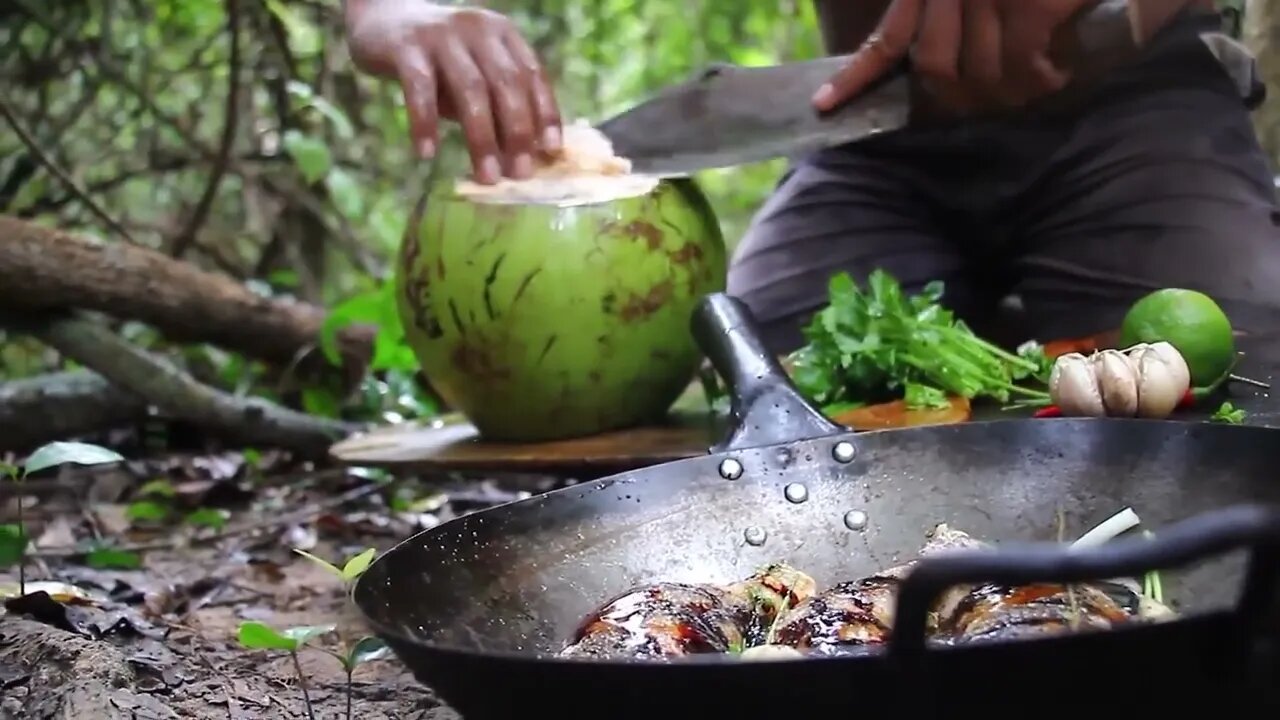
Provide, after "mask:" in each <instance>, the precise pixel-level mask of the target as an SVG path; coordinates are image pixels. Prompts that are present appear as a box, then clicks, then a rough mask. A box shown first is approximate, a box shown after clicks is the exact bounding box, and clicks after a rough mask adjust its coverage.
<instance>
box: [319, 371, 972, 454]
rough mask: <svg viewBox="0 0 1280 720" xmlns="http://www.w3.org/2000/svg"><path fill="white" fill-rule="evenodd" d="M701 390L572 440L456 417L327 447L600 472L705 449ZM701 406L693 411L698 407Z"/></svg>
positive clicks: (706, 417) (879, 414)
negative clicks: (526, 435) (660, 412)
mask: <svg viewBox="0 0 1280 720" xmlns="http://www.w3.org/2000/svg"><path fill="white" fill-rule="evenodd" d="M695 392H696V393H697V394H700V393H701V388H698V387H697V386H696V385H695V386H690V390H689V391H688V392H686V394H685V396H684V398H682V400H683V402H678V403H677V405H676V407H675V408H673V412H672V413H671V415H670V416H669V418H668V420H667V422H666V423H663V424H661V425H655V426H651V427H639V428H633V429H630V430H622V431H618V432H611V433H604V434H600V435H593V436H590V437H584V438H575V439H571V440H558V441H553V442H539V443H500V442H492V441H486V440H484V439H483V438H481V437H480V434H479V432H477V431H476V428H475V426H473V425H472V424H471V423H469V422H467V421H466V419H465V418H463V417H462V416H460V415H456V414H455V415H450V416H447V417H444V418H440V419H438V420H436V421H434V422H432V423H429V424H422V425H415V424H405V425H397V426H392V427H386V428H379V429H377V430H374V431H372V432H369V433H365V434H361V435H357V436H353V437H351V438H348V439H346V440H343V441H342V442H339V443H337V444H335V445H334V446H333V447H332V448H331V449H330V451H329V452H330V456H331V457H333V458H334V460H336V461H338V462H340V463H343V464H346V465H354V466H361V467H379V468H384V469H387V470H395V471H399V472H414V471H425V470H434V471H451V470H452V471H472V472H530V473H548V474H562V473H563V474H575V473H576V474H583V475H587V474H590V475H602V474H608V473H613V472H622V471H624V470H631V469H635V468H641V467H648V466H649V465H655V464H658V463H663V462H671V461H673V460H682V459H684V458H689V457H695V456H697V455H702V454H704V453H706V452H707V449H708V448H709V447H710V446H711V445H713V444H714V443H716V442H717V441H719V440H720V438H721V437H722V436H723V434H724V431H725V427H724V420H723V418H718V417H716V416H715V415H713V414H712V413H711V412H710V411H709V410H707V408H706V404H705V402H701V403H699V402H697V401H695V400H692V399H690V398H691V396H693V395H694V393H695ZM699 404H700V405H701V407H700V408H699V407H697V405H699ZM969 416H970V409H969V402H968V400H965V399H964V398H955V399H954V400H953V401H952V404H951V407H949V408H946V409H944V410H909V409H907V408H906V406H905V404H904V403H903V402H901V401H897V402H892V403H886V404H883V405H874V406H869V407H864V408H859V409H856V410H851V411H848V412H844V413H840V414H838V415H835V416H834V417H833V418H832V419H834V420H835V421H836V422H838V423H840V424H842V425H845V426H847V427H851V428H853V429H855V430H883V429H886V428H895V427H910V426H916V425H937V424H946V423H957V422H964V421H965V420H968V419H969Z"/></svg>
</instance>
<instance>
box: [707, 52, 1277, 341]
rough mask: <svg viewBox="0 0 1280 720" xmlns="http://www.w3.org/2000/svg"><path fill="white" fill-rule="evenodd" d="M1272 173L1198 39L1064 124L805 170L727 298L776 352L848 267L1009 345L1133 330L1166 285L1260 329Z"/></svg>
mask: <svg viewBox="0 0 1280 720" xmlns="http://www.w3.org/2000/svg"><path fill="white" fill-rule="evenodd" d="M1273 177H1274V175H1273V171H1272V168H1271V167H1270V162H1269V161H1268V159H1267V157H1266V156H1265V154H1264V152H1263V151H1262V149H1261V148H1260V147H1259V145H1258V141H1257V138H1256V136H1255V134H1254V130H1253V127H1252V125H1251V124H1250V118H1249V111H1248V108H1247V107H1246V105H1245V103H1244V102H1242V99H1241V93H1240V90H1239V89H1238V87H1237V85H1236V83H1235V82H1233V80H1232V79H1231V77H1229V76H1228V74H1227V72H1226V71H1225V70H1224V67H1223V65H1222V63H1220V62H1219V61H1218V60H1217V59H1216V58H1215V56H1214V55H1213V54H1212V53H1211V52H1210V51H1209V50H1208V49H1207V47H1206V46H1205V45H1204V43H1202V42H1201V41H1200V40H1199V38H1198V37H1196V34H1195V32H1184V33H1182V35H1181V36H1177V35H1173V36H1172V39H1168V38H1166V41H1165V42H1164V43H1163V44H1162V45H1161V46H1159V47H1156V48H1153V50H1152V52H1150V53H1149V54H1148V56H1147V57H1146V58H1145V59H1144V61H1143V62H1141V63H1138V64H1136V65H1134V66H1132V67H1129V68H1127V69H1125V70H1124V71H1122V72H1117V73H1115V74H1114V75H1113V76H1112V77H1110V78H1108V80H1107V82H1106V84H1105V85H1104V86H1102V87H1100V88H1098V90H1097V92H1096V93H1094V94H1092V95H1091V96H1090V98H1089V100H1088V101H1087V102H1086V103H1085V104H1084V105H1083V106H1082V107H1080V108H1079V109H1076V110H1073V111H1071V112H1069V113H1057V114H1054V115H1040V116H1036V115H1024V116H1022V117H1019V118H1017V119H1015V120H1002V121H986V122H971V123H966V124H964V125H961V126H953V127H947V128H932V129H927V130H926V129H909V130H902V131H898V132H894V133H888V134H885V135H882V136H878V137H875V138H871V139H869V140H866V141H863V142H861V143H856V144H852V145H847V146H843V147H838V148H834V149H830V150H825V151H822V152H819V153H816V154H814V155H812V156H810V157H808V158H805V159H804V160H802V161H800V162H797V163H795V164H794V165H793V166H792V168H791V169H790V170H789V171H788V172H787V174H786V175H785V176H784V178H783V179H782V181H781V183H780V184H779V186H778V188H777V191H776V193H775V194H774V195H773V196H772V197H771V198H770V199H769V200H768V201H767V202H766V203H765V205H764V206H763V207H762V208H761V210H760V211H759V213H758V215H757V216H756V218H755V219H754V221H753V224H752V226H751V228H750V229H749V230H748V232H747V234H746V236H745V237H744V238H743V240H742V243H741V244H740V246H739V247H738V250H737V252H736V255H735V257H734V259H733V263H732V265H731V268H730V272H729V292H730V293H731V294H733V295H735V296H737V297H739V298H741V299H742V300H743V301H745V302H746V303H747V304H748V305H749V306H750V307H751V309H752V311H753V312H754V313H755V315H756V317H757V318H758V319H759V320H760V322H761V325H762V326H763V329H764V330H765V334H766V341H767V342H768V343H769V345H770V346H771V347H772V349H774V350H775V351H778V352H783V351H786V350H790V349H793V348H795V347H797V346H798V345H800V344H801V343H802V342H803V340H802V336H801V328H802V327H803V326H804V324H805V323H806V322H807V321H808V319H809V318H810V317H811V315H812V314H813V313H814V311H816V310H818V309H820V308H821V307H823V306H824V305H825V304H826V300H827V283H828V280H829V279H830V277H831V276H832V275H833V274H835V273H837V272H840V271H845V272H848V273H850V274H851V275H852V276H853V277H854V279H855V280H858V281H859V282H860V281H861V280H862V279H863V278H865V277H866V276H867V275H868V274H869V273H870V272H871V271H872V270H874V269H876V268H883V269H884V270H886V271H888V272H889V273H891V274H892V275H894V276H895V277H897V278H898V279H899V280H900V281H901V282H902V283H903V285H904V287H905V288H906V289H907V290H908V291H909V292H914V291H918V290H919V289H920V288H921V287H922V286H923V285H924V284H925V283H927V282H929V281H932V280H942V281H944V282H945V283H946V295H945V297H944V303H945V304H947V305H948V306H950V307H952V308H953V309H954V310H956V311H957V313H959V314H960V315H961V316H962V317H964V318H965V319H966V320H967V321H969V322H970V323H971V324H972V325H973V326H974V327H975V329H977V330H978V331H979V332H983V333H985V334H988V335H989V336H991V337H993V339H997V340H1000V341H1004V342H1017V341H1019V340H1022V339H1025V338H1029V337H1036V338H1039V339H1052V338H1060V337H1076V336H1083V335H1089V334H1092V333H1095V332H1099V331H1104V330H1108V329H1112V328H1115V327H1118V325H1119V323H1120V320H1121V318H1122V317H1123V315H1124V312H1125V311H1126V310H1127V309H1128V307H1129V306H1130V305H1131V304H1132V303H1133V301H1134V300H1136V299H1137V298H1138V297H1140V296H1142V295H1143V294H1145V293H1147V292H1150V291H1151V290H1155V289H1158V288H1162V287H1185V288H1193V289H1197V290H1201V291H1203V292H1206V293H1208V294H1210V295H1211V296H1213V297H1214V298H1215V299H1217V300H1218V301H1219V302H1220V303H1221V304H1222V305H1223V307H1224V308H1225V309H1226V310H1227V312H1228V313H1229V314H1230V315H1231V316H1232V319H1233V321H1234V322H1235V324H1236V325H1237V326H1239V327H1242V328H1245V329H1247V328H1248V327H1249V326H1250V324H1254V325H1256V324H1257V323H1258V322H1267V321H1268V319H1270V322H1271V323H1274V322H1275V318H1276V316H1277V315H1276V314H1277V313H1278V312H1280V207H1278V206H1277V201H1276V188H1275V184H1274V180H1273ZM1011 298H1016V301H1015V302H1012V303H1011V302H1009V300H1010V299H1011Z"/></svg>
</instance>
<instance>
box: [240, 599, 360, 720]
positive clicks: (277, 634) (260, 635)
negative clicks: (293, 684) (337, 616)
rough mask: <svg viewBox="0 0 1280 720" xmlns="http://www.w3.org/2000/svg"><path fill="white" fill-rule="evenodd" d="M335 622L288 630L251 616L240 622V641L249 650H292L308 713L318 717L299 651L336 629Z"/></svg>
mask: <svg viewBox="0 0 1280 720" xmlns="http://www.w3.org/2000/svg"><path fill="white" fill-rule="evenodd" d="M335 629H336V628H335V626H333V625H308V626H304V627H292V628H286V629H284V630H276V629H275V628H273V627H271V626H270V625H267V624H266V623H263V622H258V621H256V620H250V621H247V622H242V623H240V632H239V635H238V637H239V640H240V645H241V646H242V647H244V648H246V649H248V650H282V651H284V652H287V653H289V657H290V659H292V660H293V671H294V673H296V674H297V676H298V686H299V687H301V688H302V701H303V702H304V703H305V704H306V706H307V717H308V718H310V720H316V712H315V708H313V707H312V706H311V692H310V691H309V690H308V689H307V676H306V675H304V674H303V672H302V663H301V662H299V661H298V651H299V650H301V649H302V648H303V646H305V645H306V644H307V643H308V642H310V641H312V640H314V639H316V638H318V637H320V636H321V635H324V634H326V633H331V632H333V631H334V630H335Z"/></svg>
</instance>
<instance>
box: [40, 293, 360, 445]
mask: <svg viewBox="0 0 1280 720" xmlns="http://www.w3.org/2000/svg"><path fill="white" fill-rule="evenodd" d="M21 329H22V330H24V331H26V332H29V333H30V334H31V335H33V336H34V337H36V338H38V339H39V340H40V341H41V342H44V343H45V344H47V345H49V346H50V347H52V348H54V349H55V350H57V351H58V352H60V353H62V354H63V355H65V356H67V357H68V358H71V359H73V360H75V361H76V362H78V363H80V364H81V365H84V366H85V367H87V368H89V369H91V370H93V371H94V372H97V373H98V374H99V375H102V376H103V377H104V378H106V379H107V380H109V381H110V382H111V383H112V384H114V385H116V386H118V387H120V388H123V389H124V390H126V391H128V392H130V393H131V394H133V395H136V396H138V397H139V398H142V399H143V400H144V401H146V402H147V403H149V404H151V405H154V406H156V407H157V408H158V409H159V410H161V411H162V412H164V413H165V414H167V415H170V416H172V417H175V418H178V419H182V420H187V421H189V422H192V423H195V424H198V425H203V426H205V427H208V428H210V429H213V430H216V431H218V432H220V433H222V434H225V435H227V436H230V437H234V438H241V439H244V440H247V441H249V442H253V443H261V444H266V445H272V446H275V447H279V448H284V449H288V450H292V451H295V452H297V453H299V454H302V455H305V456H308V457H320V456H322V455H323V454H324V453H326V452H327V451H328V448H329V446H330V445H332V444H333V442H334V441H336V440H338V439H341V438H343V437H346V436H347V435H349V434H351V433H352V432H355V431H356V430H358V429H360V426H359V425H355V424H351V423H345V422H341V421H337V420H328V419H325V418H318V417H314V416H311V415H306V414H304V413H300V412H297V411H295V410H290V409H288V408H286V407H282V406H280V405H276V404H275V403H271V402H268V401H266V400H263V399H261V398H240V397H236V396H234V395H231V394H229V393H226V392H223V391H221V390H218V389H216V388H212V387H209V386H208V385H204V384H201V383H200V382H199V381H198V380H196V379H195V378H193V377H191V375H189V374H188V373H187V372H186V371H185V370H183V369H182V368H179V367H177V366H176V365H174V364H173V363H171V362H169V361H168V360H167V359H165V358H162V357H159V356H157V355H152V354H151V353H148V352H146V351H145V350H142V349H141V348H138V347H136V346H134V345H131V344H130V343H129V342H127V341H125V340H124V339H122V338H121V337H120V336H118V335H116V334H115V333H114V332H112V331H111V330H110V329H108V328H106V327H104V326H103V325H102V324H101V323H98V322H95V321H93V320H91V319H89V318H88V317H86V316H84V315H82V314H80V313H73V314H67V315H61V316H45V317H41V318H33V319H31V320H28V321H26V322H24V323H23V325H22V327H21Z"/></svg>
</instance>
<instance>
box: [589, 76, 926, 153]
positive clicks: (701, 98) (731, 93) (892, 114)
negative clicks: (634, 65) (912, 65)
mask: <svg viewBox="0 0 1280 720" xmlns="http://www.w3.org/2000/svg"><path fill="white" fill-rule="evenodd" d="M844 61H845V58H842V57H828V58H821V59H818V60H810V61H805V62H798V63H789V64H785V65H774V66H769V67H739V66H733V65H721V66H714V67H712V68H709V69H707V70H705V71H703V72H702V73H701V74H700V75H699V76H698V77H696V78H695V79H693V80H690V81H688V82H684V83H681V84H679V85H675V86H672V87H670V88H667V89H666V90H664V91H663V92H661V93H659V94H658V95H656V96H654V97H653V98H651V99H650V100H647V101H645V102H642V103H640V104H639V105H637V106H635V107H633V108H631V109H630V110H627V111H625V112H623V113H621V114H619V115H617V116H615V117H613V118H610V119H609V120H606V121H605V122H603V123H600V124H599V125H598V126H597V128H598V129H599V130H600V131H601V132H602V133H604V134H605V136H607V137H608V138H609V140H610V141H611V142H612V143H613V149H614V152H616V153H617V154H618V155H619V156H621V157H625V158H627V159H629V160H630V161H631V163H632V168H633V170H634V171H635V172H637V173H643V174H651V175H663V176H671V175H677V176H678V175H687V174H690V173H693V172H696V171H698V170H706V169H711V168H719V167H728V166H732V165H742V164H746V163H751V162H757V161H761V160H769V159H771V158H775V157H782V156H795V155H798V154H801V153H806V152H811V151H813V150H818V149H821V148H824V147H830V146H833V145H839V144H843V143H846V142H850V141H853V140H858V139H861V138H864V137H867V136H869V135H873V134H876V133H879V132H883V131H887V130H894V129H897V128H900V127H902V126H904V125H905V124H906V123H907V119H908V114H909V109H910V103H909V95H910V86H909V81H908V80H907V77H906V71H905V69H903V70H902V71H900V72H897V73H894V74H892V75H891V76H889V77H886V78H885V79H884V80H883V81H881V82H880V83H879V84H878V85H877V86H876V87H874V88H871V89H869V90H867V91H866V92H864V93H863V94H861V95H860V96H858V97H857V98H855V99H854V100H852V101H850V102H849V103H846V104H845V105H843V106H841V107H840V108H839V109H837V110H835V111H833V112H831V113H825V114H820V113H818V111H817V110H815V109H814V108H813V103H812V97H813V93H814V92H816V91H817V89H818V88H819V87H821V85H822V84H823V83H824V82H826V80H827V79H828V78H829V77H831V75H832V74H833V73H834V72H835V71H836V70H837V69H839V67H840V65H841V64H842V63H843V62H844Z"/></svg>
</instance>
